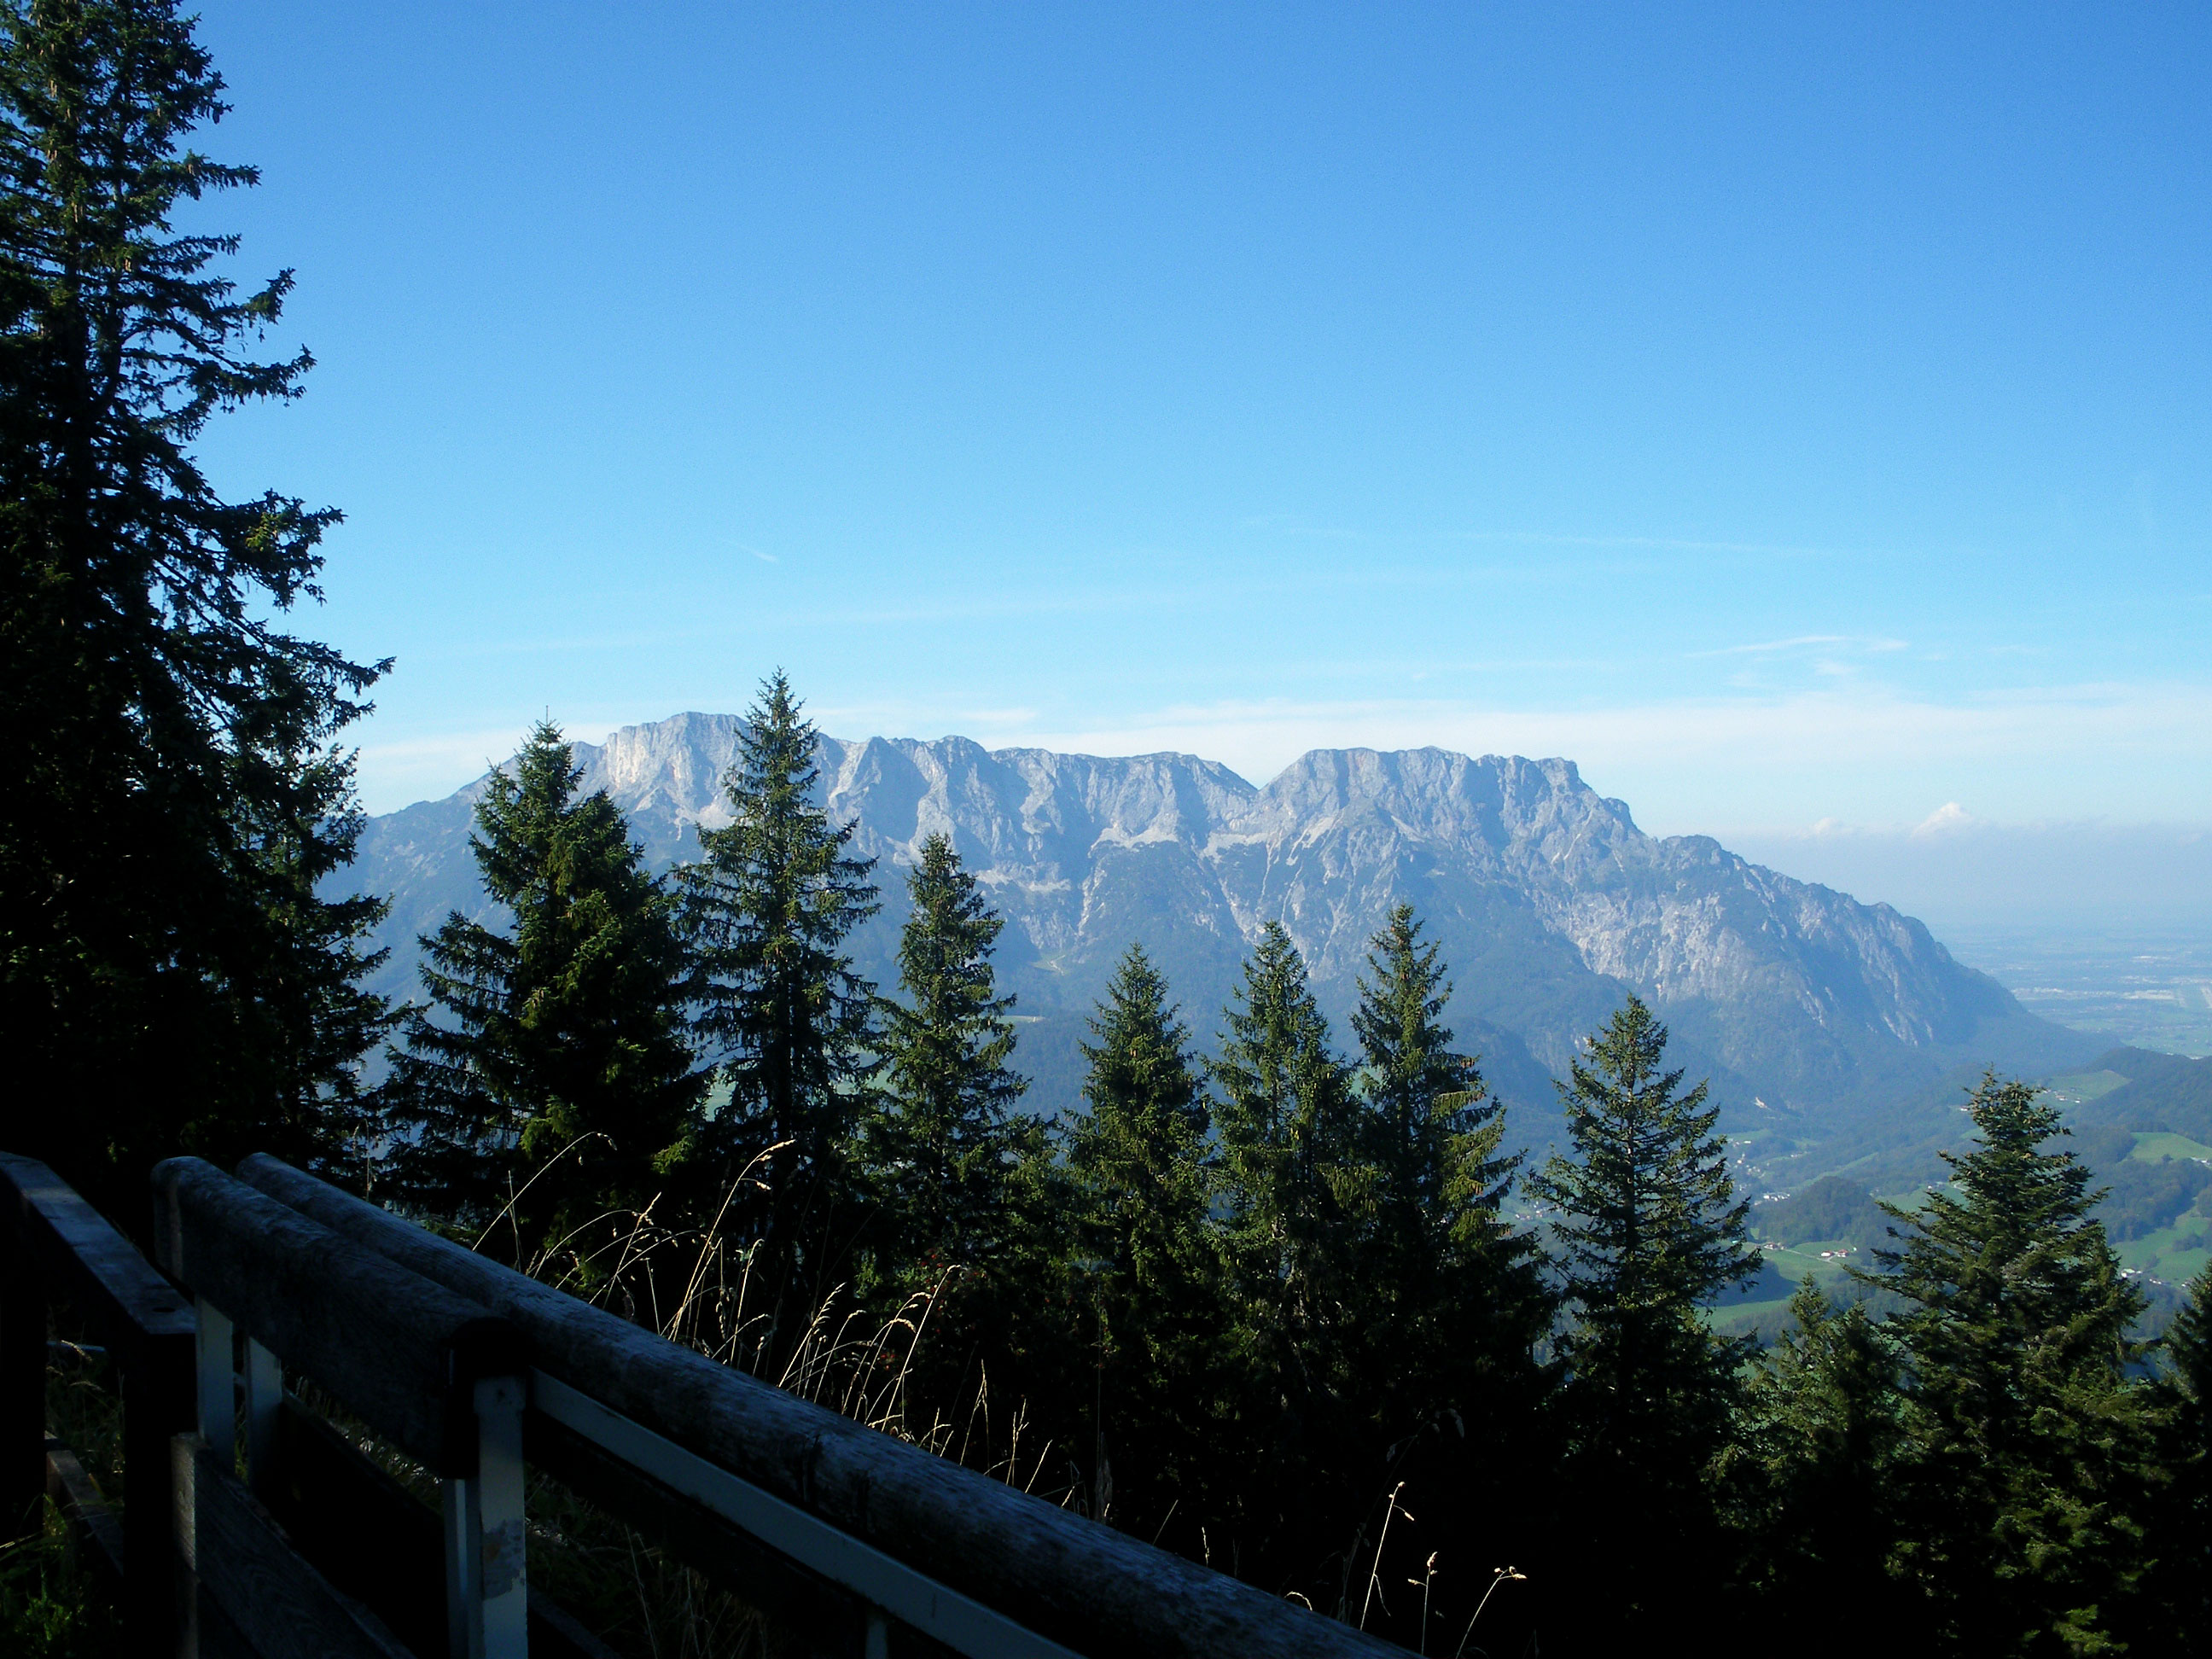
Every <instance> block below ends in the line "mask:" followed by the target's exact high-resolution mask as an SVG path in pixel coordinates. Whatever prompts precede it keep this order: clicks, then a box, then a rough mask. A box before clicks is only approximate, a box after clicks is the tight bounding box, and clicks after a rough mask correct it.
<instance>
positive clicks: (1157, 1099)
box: [1067, 945, 1225, 1541]
mask: <svg viewBox="0 0 2212 1659" xmlns="http://www.w3.org/2000/svg"><path fill="white" fill-rule="evenodd" d="M1091 1036H1093V1038H1095V1039H1096V1040H1095V1041H1094V1042H1087V1043H1085V1044H1084V1045H1083V1054H1084V1058H1085V1060H1087V1061H1089V1063H1090V1072H1089V1075H1088V1077H1087V1078H1086V1079H1085V1083H1084V1087H1083V1094H1084V1100H1085V1103H1086V1105H1087V1106H1088V1107H1089V1110H1088V1111H1087V1112H1086V1113H1085V1115H1082V1116H1081V1117H1079V1118H1078V1119H1077V1120H1076V1121H1075V1122H1074V1124H1073V1127H1071V1128H1070V1129H1069V1131H1068V1134H1067V1163H1068V1170H1069V1176H1070V1178H1071V1181H1072V1183H1073V1197H1074V1201H1075V1206H1076V1212H1077V1232H1078V1238H1077V1241H1076V1243H1077V1248H1078V1249H1079V1255H1080V1256H1081V1259H1082V1260H1083V1261H1084V1263H1085V1269H1086V1277H1087V1279H1088V1285H1087V1289H1088V1299H1089V1302H1090V1305H1091V1317H1092V1320H1093V1322H1094V1331H1093V1332H1092V1333H1091V1340H1093V1341H1094V1342H1095V1343H1096V1346H1097V1371H1098V1375H1097V1388H1096V1391H1095V1395H1094V1401H1093V1409H1094V1410H1095V1411H1096V1412H1097V1413H1098V1414H1099V1416H1100V1418H1101V1419H1103V1420H1100V1421H1097V1422H1093V1423H1091V1424H1090V1425H1088V1428H1089V1433H1088V1435H1087V1437H1085V1438H1087V1440H1088V1443H1089V1445H1090V1447H1091V1456H1092V1460H1093V1462H1094V1463H1097V1462H1101V1461H1102V1460H1103V1463H1104V1467H1103V1468H1093V1469H1092V1471H1091V1480H1092V1482H1093V1486H1094V1490H1096V1491H1097V1492H1109V1491H1110V1492H1113V1493H1114V1494H1115V1497H1114V1498H1113V1502H1112V1512H1111V1513H1110V1514H1109V1515H1108V1516H1106V1517H1105V1518H1109V1519H1112V1520H1114V1521H1115V1522H1117V1523H1118V1524H1121V1525H1123V1526H1125V1527H1127V1528H1128V1529H1130V1530H1133V1531H1135V1532H1137V1533H1139V1534H1140V1535H1143V1536H1146V1537H1151V1538H1154V1539H1158V1540H1162V1541H1167V1540H1166V1537H1165V1532H1164V1529H1165V1528H1167V1527H1168V1526H1169V1525H1170V1522H1172V1520H1173V1517H1174V1516H1176V1514H1181V1515H1182V1521H1183V1528H1182V1531H1183V1533H1186V1534H1188V1535H1189V1536H1190V1537H1191V1538H1193V1539H1195V1538H1196V1537H1197V1536H1198V1533H1197V1530H1196V1529H1197V1528H1198V1527H1199V1526H1200V1525H1201V1524H1202V1523H1203V1522H1204V1520H1205V1519H1206V1517H1207V1516H1209V1515H1210V1514H1212V1502H1213V1500H1212V1498H1210V1497H1209V1495H1208V1492H1207V1491H1206V1474H1207V1473H1208V1472H1209V1470H1210V1469H1211V1468H1212V1467H1213V1466H1214V1464H1215V1462H1216V1460H1215V1459H1214V1458H1213V1456H1212V1455H1211V1454H1212V1450H1213V1448H1212V1446H1211V1445H1210V1443H1209V1442H1210V1438H1211V1436H1212V1417H1213V1413H1214V1411H1215V1410H1216V1409H1217V1408H1218V1407H1219V1406H1220V1404H1221V1401H1220V1399H1219V1391H1220V1387H1221V1383H1220V1378H1219V1376H1218V1371H1219V1365H1218V1360H1217V1358H1216V1355H1215V1352H1214V1350H1215V1347H1216V1346H1217V1344H1218V1340H1219V1338H1220V1334H1221V1330H1222V1321H1223V1315H1224V1311H1225V1310H1224V1306H1223V1303H1222V1296H1221V1283H1220V1272H1219V1261H1218V1256H1217V1255H1216V1253H1215V1250H1214V1247H1213V1241H1212V1237H1210V1236H1209V1233H1208V1230H1207V1217H1208V1212H1209V1210H1210V1207H1211V1206H1212V1197H1213V1188H1214V1171H1213V1169H1212V1157H1211V1154H1210V1152H1209V1151H1208V1148H1207V1144H1206V1142H1207V1131H1208V1128H1209V1117H1210V1113H1209V1109H1208V1105H1207V1102H1206V1091H1205V1085H1204V1083H1203V1081H1202V1080H1201V1077H1200V1069H1199V1066H1198V1063H1197V1062H1196V1060H1194V1058H1193V1057H1192V1055H1191V1054H1190V1053H1189V1050H1188V1042H1189V1036H1190V1034H1189V1031H1188V1029H1187V1028H1186V1027H1185V1026H1184V1025H1183V1024H1182V1022H1181V1021H1180V1020H1178V1019H1177V1018H1176V1010H1175V1008H1174V1007H1173V1006H1171V1005H1170V1002H1169V1000H1168V986H1167V981H1165V980H1164V979H1163V978H1162V977H1161V975H1160V973H1159V970H1158V969H1156V968H1155V967H1153V965H1152V959H1151V958H1150V957H1147V956H1146V954H1145V951H1144V948H1143V946H1141V945H1131V946H1130V947H1129V950H1128V952H1127V955H1125V956H1124V957H1122V958H1121V965H1120V967H1119V968H1118V969H1115V975H1114V978H1113V980H1112V981H1111V982H1110V983H1109V985H1108V986H1107V988H1106V995H1105V997H1104V999H1103V1000H1102V1001H1101V1002H1100V1004H1099V1006H1098V1008H1097V1012H1095V1013H1094V1014H1093V1015H1092V1016H1091ZM1176 1536H1177V1537H1178V1538H1180V1537H1181V1536H1182V1534H1176Z"/></svg>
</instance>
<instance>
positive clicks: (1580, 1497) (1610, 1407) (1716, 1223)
mask: <svg viewBox="0 0 2212 1659" xmlns="http://www.w3.org/2000/svg"><path fill="white" fill-rule="evenodd" d="M1666 1053H1667V1028H1666V1027H1665V1026H1664V1025H1663V1024H1661V1023H1660V1022H1659V1021H1658V1020H1657V1019H1656V1018H1654V1017H1653V1015H1652V1013H1651V1011H1650V1009H1649V1008H1647V1007H1646V1006H1644V1003H1643V1002H1642V1001H1641V1000H1639V999H1638V998H1636V997H1633V996H1632V997H1630V998H1629V999H1628V1001H1627V1003H1626V1006H1623V1007H1622V1008H1621V1009H1620V1011H1619V1012H1617V1013H1615V1014H1614V1015H1613V1018H1612V1020H1611V1021H1610V1022H1609V1023H1608V1024H1607V1026H1606V1028H1605V1030H1602V1031H1600V1032H1598V1033H1597V1034H1596V1035H1595V1036H1593V1037H1591V1038H1590V1039H1589V1057H1588V1060H1587V1061H1585V1060H1581V1059H1577V1060H1576V1061H1575V1062H1574V1066H1573V1072H1572V1075H1571V1080H1570V1081H1569V1082H1565V1083H1562V1084H1560V1085H1559V1093H1560V1097H1561V1099H1562V1101H1563V1102H1564V1103H1565V1108H1566V1115H1567V1132H1568V1135H1569V1139H1570V1140H1571V1144H1572V1146H1573V1151H1574V1154H1575V1156H1574V1157H1573V1158H1566V1157H1558V1156H1555V1157H1554V1158H1552V1160H1551V1161H1550V1162H1549V1163H1548V1164H1546V1165H1545V1167H1544V1168H1543V1170H1541V1172H1539V1173H1538V1174H1536V1175H1534V1176H1531V1177H1530V1178H1529V1180H1528V1184H1527V1189H1528V1193H1529V1194H1530V1196H1532V1197H1534V1199H1535V1200H1537V1201H1538V1202H1539V1203H1541V1204H1542V1205H1544V1206H1547V1209H1548V1212H1549V1213H1548V1214H1547V1216H1546V1220H1547V1222H1548V1224H1549V1225H1550V1228H1551V1231H1552V1234H1553V1237H1554V1238H1555V1239H1556V1240H1557V1241H1558V1251H1559V1255H1558V1259H1557V1271H1558V1273H1559V1279H1560V1281H1561V1288H1562V1289H1563V1291H1564V1292H1565V1296H1566V1297H1567V1300H1568V1304H1569V1306H1570V1308H1571V1316H1572V1320H1571V1326H1570V1328H1569V1329H1568V1331H1567V1332H1566V1334H1565V1336H1564V1337H1563V1339H1562V1340H1561V1342H1560V1347H1561V1350H1562V1352H1563V1354H1564V1357H1565V1362H1566V1367H1567V1381H1566V1386H1565V1397H1564V1399H1563V1401H1562V1404H1563V1406H1564V1407H1565V1414H1566V1419H1567V1423H1568V1435H1569V1439H1570V1462H1569V1474H1570V1479H1569V1482H1568V1485H1567V1486H1566V1487H1565V1492H1564V1495H1565V1498H1566V1501H1567V1504H1568V1505H1569V1516H1570V1522H1569V1524H1570V1525H1571V1526H1573V1527H1576V1528H1589V1533H1590V1538H1591V1542H1592V1544H1593V1545H1594V1546H1595V1549H1596V1553H1597V1559H1603V1560H1604V1561H1605V1562H1606V1564H1607V1565H1606V1570H1605V1571H1603V1572H1602V1573H1599V1574H1594V1575H1593V1576H1592V1577H1591V1581H1590V1583H1589V1585H1588V1586H1587V1587H1586V1589H1584V1590H1581V1591H1578V1592H1577V1598H1576V1604H1575V1607H1563V1608H1562V1611H1563V1612H1567V1613H1570V1615H1571V1613H1573V1612H1575V1611H1577V1610H1579V1611H1580V1612H1581V1613H1583V1614H1585V1615H1589V1614H1599V1615H1602V1616H1605V1617H1609V1618H1612V1619H1614V1620H1618V1621H1619V1627H1620V1628H1621V1629H1623V1630H1624V1631H1627V1632H1643V1633H1644V1634H1646V1635H1649V1634H1650V1633H1652V1632H1657V1631H1661V1630H1667V1629H1672V1628H1676V1627H1678V1625H1679V1621H1680V1620H1683V1619H1685V1618H1686V1617H1687V1616H1688V1614H1689V1610H1690V1606H1691V1602H1692V1601H1693V1600H1694V1599H1695V1597H1696V1596H1697V1595H1699V1593H1700V1592H1701V1588H1702V1587H1703V1586H1705V1585H1709V1584H1710V1583H1711V1579H1712V1577H1714V1574H1715V1572H1716V1570H1717V1563H1718V1562H1719V1560H1720V1559H1721V1554H1722V1552H1721V1549H1720V1547H1719V1543H1718V1534H1717V1516H1716V1515H1715V1512H1714V1508H1713V1504H1712V1502H1711V1498H1710V1496H1709V1493H1708V1491H1707V1489H1706V1486H1705V1475H1706V1470H1707V1466H1708V1465H1709V1463H1710V1462H1711V1460H1712V1459H1713V1457H1714V1456H1715V1455H1716V1454H1717V1453H1718V1452H1719V1451H1720V1450H1721V1449H1722V1447H1723V1444H1724V1443H1725V1442H1726V1439H1727V1437H1728V1434H1729V1429H1730V1426H1731V1422H1730V1417H1731V1413H1732V1412H1733V1411H1734V1410H1735V1407H1736V1405H1737V1401H1738V1389H1737V1386H1736V1383H1735V1371H1736V1368H1737V1366H1738V1364H1740V1363H1741V1361H1742V1359H1743V1358H1744V1357H1745V1352H1746V1346H1745V1345H1743V1344H1739V1343H1734V1342H1728V1341H1723V1340H1719V1339H1717V1337H1715V1336H1714V1335H1713V1334H1712V1333H1711V1330H1710V1329H1709V1328H1707V1326H1706V1324H1705V1321H1704V1320H1703V1319H1702V1318H1701V1317H1700V1316H1699V1304H1701V1303H1704V1302H1706V1301H1709V1300H1711V1298H1712V1297H1715V1296H1716V1295H1717V1294H1718V1293H1719V1292H1720V1291H1722V1290H1723V1289H1725V1288H1726V1287H1727V1286H1729V1285H1732V1284H1735V1283H1736V1282H1738V1281H1739V1280H1741V1279H1745V1278H1747V1277H1748V1276H1749V1275H1751V1274H1752V1273H1755V1272H1756V1271H1757V1270H1758V1267H1759V1256H1758V1255H1757V1254H1756V1253H1754V1252H1751V1251H1748V1250H1747V1249H1745V1248H1744V1220H1745V1218H1746V1216H1747V1214H1748V1213H1749V1206H1748V1205H1747V1204H1744V1203H1740V1202H1738V1201H1737V1200H1736V1199H1735V1188H1734V1183H1733V1182H1731V1181H1730V1180H1729V1174H1728V1164H1727V1159H1726V1156H1725V1150H1724V1148H1723V1144H1722V1142H1721V1141H1720V1139H1718V1138H1717V1135H1716V1134H1715V1133H1714V1127H1715V1125H1716V1123H1717V1121H1718V1118H1719V1109H1717V1107H1712V1106H1709V1105H1707V1104H1706V1096H1707V1090H1706V1085H1704V1084H1702V1083H1701V1084H1699V1085H1698V1086H1697V1087H1695V1088H1694V1089H1691V1090H1688V1091H1683V1090H1682V1088H1681V1081H1682V1073H1681V1072H1680V1070H1679V1069H1677V1070H1674V1071H1668V1070H1666V1069H1665V1063H1666Z"/></svg>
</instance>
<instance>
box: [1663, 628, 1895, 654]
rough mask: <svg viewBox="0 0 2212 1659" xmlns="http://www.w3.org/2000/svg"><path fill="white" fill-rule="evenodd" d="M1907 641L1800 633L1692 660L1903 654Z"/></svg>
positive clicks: (1729, 647)
mask: <svg viewBox="0 0 2212 1659" xmlns="http://www.w3.org/2000/svg"><path fill="white" fill-rule="evenodd" d="M1905 644H1906V642H1905V641H1903V640H1893V639H1887V638H1883V637H1880V636H1873V637H1869V636H1867V635H1851V634H1798V635H1793V636H1792V637H1790V638H1789V639H1786V640H1760V641H1757V642H1755V643H1753V644H1751V645H1723V646H1721V647H1717V648H1716V649H1714V650H1711V651H1692V652H1690V653H1687V654H1688V655H1689V656H1691V657H1692V658H1693V659H1694V658H1701V657H1774V656H1780V655H1783V654H1784V653H1790V652H1800V651H1817V650H1823V649H1830V648H1833V647H1838V646H1841V647H1845V648H1847V649H1850V650H1856V651H1868V652H1890V651H1902V650H1904V649H1905Z"/></svg>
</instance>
